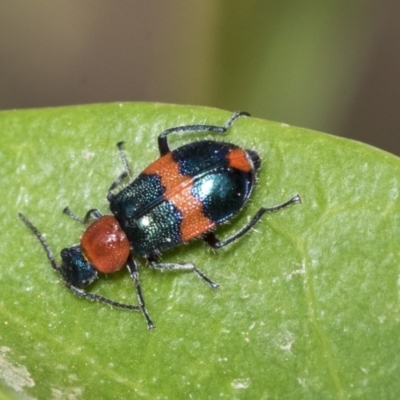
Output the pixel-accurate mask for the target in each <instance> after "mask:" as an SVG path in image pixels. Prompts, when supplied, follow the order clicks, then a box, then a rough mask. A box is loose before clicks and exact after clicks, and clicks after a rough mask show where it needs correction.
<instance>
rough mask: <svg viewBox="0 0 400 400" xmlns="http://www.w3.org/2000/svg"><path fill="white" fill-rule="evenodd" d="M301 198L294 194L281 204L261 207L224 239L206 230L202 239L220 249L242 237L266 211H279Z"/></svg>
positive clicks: (298, 201)
mask: <svg viewBox="0 0 400 400" xmlns="http://www.w3.org/2000/svg"><path fill="white" fill-rule="evenodd" d="M300 202H301V198H300V195H298V194H296V196H294V197H292V198H291V199H289V200H288V201H285V202H284V203H282V204H278V205H276V206H273V207H261V208H260V209H259V210H258V211H257V213H256V214H255V215H254V217H253V218H252V219H251V221H250V222H249V223H247V224H246V225H245V226H243V227H242V228H241V229H239V230H238V231H237V232H236V233H235V234H233V235H232V236H231V237H228V238H227V239H225V240H219V239H218V238H217V237H216V236H215V234H214V232H208V233H206V234H205V235H203V240H204V241H205V242H206V243H207V244H208V245H209V246H211V247H212V248H213V249H220V248H221V247H224V246H226V245H228V244H229V243H232V242H234V241H235V240H237V239H239V238H240V237H242V236H243V235H244V234H245V233H247V232H248V231H249V230H250V229H251V228H252V227H253V226H254V225H256V224H257V222H258V221H259V220H260V219H261V217H262V216H263V215H264V214H265V213H267V212H274V211H279V210H282V209H283V208H286V207H288V206H290V205H291V204H294V203H300Z"/></svg>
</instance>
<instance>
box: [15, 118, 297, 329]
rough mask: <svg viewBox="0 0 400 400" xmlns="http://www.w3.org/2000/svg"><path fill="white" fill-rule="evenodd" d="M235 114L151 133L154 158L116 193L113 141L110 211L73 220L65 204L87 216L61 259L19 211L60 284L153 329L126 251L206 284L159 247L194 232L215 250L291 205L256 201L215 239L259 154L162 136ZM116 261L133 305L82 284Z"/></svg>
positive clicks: (244, 196)
mask: <svg viewBox="0 0 400 400" xmlns="http://www.w3.org/2000/svg"><path fill="white" fill-rule="evenodd" d="M242 115H248V114H247V113H244V112H238V113H235V114H234V115H232V116H231V117H230V118H229V119H228V121H227V122H226V124H225V125H224V126H216V125H183V126H177V127H174V128H170V129H167V130H165V131H164V132H162V133H161V134H160V135H159V136H158V148H159V152H160V158H158V159H157V160H156V161H154V162H153V163H152V164H150V165H149V166H148V167H147V168H145V169H144V171H143V172H142V173H141V174H139V176H138V177H137V178H136V179H135V180H133V181H132V182H131V183H130V184H128V185H127V186H126V187H125V188H124V189H122V190H120V191H119V192H117V189H118V188H119V187H120V185H121V183H122V181H124V180H125V179H126V178H127V177H129V176H130V175H131V174H130V172H131V171H130V168H129V165H128V162H127V159H126V156H125V152H124V150H123V143H122V142H120V143H118V147H119V150H120V155H121V159H122V162H123V164H124V166H125V170H124V172H123V173H122V174H121V175H120V176H119V177H118V178H117V179H116V180H115V181H114V182H113V183H112V185H111V186H110V188H109V190H108V193H107V199H108V201H109V203H110V210H111V212H112V215H102V214H101V213H100V211H98V210H97V209H90V210H89V211H88V212H87V213H86V215H85V217H84V218H79V217H77V216H76V215H75V214H74V213H72V212H71V211H70V210H69V208H68V207H67V208H65V209H64V212H65V213H66V214H68V215H69V216H71V217H73V218H74V219H77V220H79V221H81V222H83V223H88V222H89V221H90V220H91V219H94V221H92V222H91V223H90V225H89V226H88V227H87V229H86V230H85V232H84V233H83V235H82V237H81V240H80V244H79V245H74V246H71V247H69V248H65V249H63V250H62V251H61V260H62V262H61V264H58V263H57V262H56V261H55V258H54V256H53V253H52V251H51V250H50V247H49V245H48V244H47V242H46V240H45V239H44V237H43V235H42V234H41V233H40V232H39V231H38V230H37V228H36V227H35V226H34V225H33V224H32V223H31V222H30V221H29V220H28V219H27V218H26V217H25V216H24V215H23V214H21V213H20V214H19V216H20V218H21V220H22V221H23V222H24V223H25V225H26V226H27V227H28V228H29V229H30V230H31V231H32V232H33V233H34V235H35V236H36V237H37V239H38V240H39V242H40V243H41V245H42V246H43V248H44V250H45V252H46V255H47V258H48V259H49V261H50V264H51V266H52V267H53V269H54V270H56V271H57V272H59V273H60V274H61V276H62V278H63V281H64V284H65V285H66V286H67V287H68V288H69V289H70V290H71V291H72V292H73V293H75V294H76V295H78V296H80V297H83V298H86V299H88V300H96V301H99V302H102V303H106V304H109V305H111V306H113V307H117V308H122V309H125V310H130V311H141V312H142V314H143V316H144V317H145V319H146V321H147V325H148V328H149V329H152V328H154V324H153V322H152V321H151V319H150V316H149V314H148V312H147V309H146V306H145V302H144V298H143V295H142V290H141V286H140V282H139V271H138V264H137V262H136V260H135V258H134V257H133V254H136V255H140V256H142V257H143V258H145V259H146V260H147V262H148V264H149V266H150V267H152V268H155V269H160V270H190V271H193V272H194V273H196V274H197V275H198V276H199V277H200V278H202V279H203V280H204V281H205V282H206V283H208V284H209V285H210V286H211V287H212V288H213V289H215V288H217V287H218V284H217V283H215V282H213V281H212V280H211V279H209V278H208V277H207V276H206V275H205V274H204V273H203V272H201V271H200V270H199V269H198V268H197V267H196V266H195V265H194V264H192V263H190V262H187V263H179V264H178V263H163V262H160V255H161V253H163V252H164V251H166V250H168V249H170V248H172V247H175V246H177V245H179V244H181V243H185V242H188V241H190V240H193V239H196V238H201V239H203V240H204V241H205V242H206V243H207V244H208V245H210V246H211V247H213V248H215V249H218V248H221V247H224V246H226V245H228V244H229V243H232V242H233V241H235V240H237V239H239V238H240V237H242V236H243V235H244V234H245V233H247V232H248V231H249V230H250V229H251V228H252V227H253V226H254V225H255V224H256V223H257V222H258V221H259V220H260V218H261V217H262V215H263V214H265V213H266V212H270V211H277V210H280V209H282V208H285V207H287V206H288V205H290V204H293V203H297V202H299V201H300V196H299V195H296V196H294V197H293V198H291V199H290V200H288V201H286V202H285V203H282V204H279V205H277V206H274V207H261V208H260V209H259V210H258V212H257V213H256V214H255V215H254V216H253V218H252V219H251V220H250V221H249V222H248V223H247V224H246V225H244V226H243V227H242V228H241V229H239V230H237V231H236V233H234V234H233V235H232V236H230V237H228V238H227V239H225V240H219V239H218V238H217V237H216V235H215V233H214V230H215V228H217V227H218V225H220V224H222V223H224V222H226V221H228V220H229V219H231V218H232V217H234V216H235V215H236V214H237V213H238V212H239V211H240V210H241V209H242V208H243V207H244V205H245V204H246V202H247V200H248V198H249V196H250V195H251V192H252V189H253V187H254V184H255V181H256V173H257V171H258V170H259V168H260V166H261V161H260V157H259V156H258V154H257V152H256V151H254V150H244V149H242V148H241V147H239V146H237V145H235V144H231V143H225V142H219V141H213V140H201V141H195V142H192V143H189V144H186V145H184V146H182V147H178V148H177V149H175V150H173V151H171V150H170V148H169V145H168V141H167V136H168V135H170V134H171V133H179V132H180V133H184V132H194V131H199V132H213V133H217V134H223V133H225V132H226V131H227V130H228V129H229V127H230V126H231V125H232V124H233V123H234V122H235V121H236V120H237V119H238V118H239V117H240V116H242ZM115 192H116V193H115ZM124 265H125V266H126V267H127V269H128V271H129V274H130V276H131V278H132V280H133V282H134V285H135V289H136V295H137V299H138V305H129V304H124V303H119V302H116V301H114V300H111V299H109V298H106V297H104V296H101V295H98V294H96V293H92V292H87V291H85V290H84V288H85V287H86V286H88V285H89V284H90V283H92V282H93V281H94V280H95V279H96V278H97V277H98V273H99V272H100V273H106V274H108V273H112V272H115V271H117V270H119V269H120V268H122V267H123V266H124Z"/></svg>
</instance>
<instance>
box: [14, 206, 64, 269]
mask: <svg viewBox="0 0 400 400" xmlns="http://www.w3.org/2000/svg"><path fill="white" fill-rule="evenodd" d="M18 216H19V217H20V218H21V220H22V222H23V223H24V224H25V225H26V226H27V227H28V228H29V229H30V230H31V231H32V232H33V234H34V235H35V236H36V238H37V240H39V242H40V244H41V245H42V247H43V249H44V251H45V252H46V256H47V258H48V259H49V261H50V264H51V266H52V268H53V269H55V270H56V271H58V272H60V267H59V266H58V265H57V263H56V260H55V258H54V255H53V252H52V251H51V249H50V246H49V245H48V243H47V242H46V239H45V238H44V236H43V235H42V234H41V233H40V232H39V231H38V229H37V228H36V226H34V225H33V224H32V222H31V221H29V219H28V218H26V217H25V215H24V214H22V213H18Z"/></svg>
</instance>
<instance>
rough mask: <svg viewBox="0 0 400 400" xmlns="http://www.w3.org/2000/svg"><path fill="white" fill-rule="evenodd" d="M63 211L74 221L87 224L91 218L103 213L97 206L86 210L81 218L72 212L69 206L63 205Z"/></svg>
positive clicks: (97, 217)
mask: <svg viewBox="0 0 400 400" xmlns="http://www.w3.org/2000/svg"><path fill="white" fill-rule="evenodd" d="M63 213H64V214H66V215H68V216H69V217H71V218H72V219H74V220H76V221H79V222H82V224H87V223H88V222H89V221H90V219H91V218H92V219H94V220H95V219H99V218H100V217H102V216H103V214H102V213H101V212H100V211H99V210H98V209H97V208H91V209H90V210H89V211H87V212H86V214H85V216H84V217H83V218H81V217H79V216H78V215H76V214H75V213H74V212H72V211H71V210H70V208H69V207H65V208H64V210H63Z"/></svg>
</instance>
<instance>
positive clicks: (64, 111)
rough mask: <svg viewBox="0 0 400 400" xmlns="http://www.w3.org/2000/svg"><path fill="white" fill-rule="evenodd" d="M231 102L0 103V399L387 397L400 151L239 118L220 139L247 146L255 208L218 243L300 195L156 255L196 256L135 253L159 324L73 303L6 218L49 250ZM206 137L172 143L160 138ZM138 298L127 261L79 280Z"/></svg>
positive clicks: (72, 236)
mask: <svg viewBox="0 0 400 400" xmlns="http://www.w3.org/2000/svg"><path fill="white" fill-rule="evenodd" d="M229 116H230V113H229V112H225V111H220V110H215V109H207V108H201V107H184V106H176V105H163V104H143V103H137V104H104V105H90V106H77V107H64V108H54V109H42V110H25V111H6V112H1V113H0V132H1V139H2V144H1V148H0V165H1V171H2V174H1V177H0V179H1V182H0V187H1V203H0V218H1V221H2V227H3V231H2V240H1V242H0V255H1V266H0V293H1V296H0V399H2V398H4V399H8V398H23V399H27V398H41V399H42V398H70V397H71V398H82V399H92V398H114V397H118V398H149V399H157V398H160V399H165V398H171V399H172V398H173V399H178V398H179V399H180V398H182V399H187V398H195V399H207V398H209V399H214V398H226V399H232V398H252V399H266V398H279V399H282V398H324V399H329V398H348V397H360V398H364V399H365V398H370V399H377V398H386V399H388V398H393V399H394V398H396V397H397V395H398V393H399V392H400V383H399V379H398V376H399V372H400V371H399V365H400V344H399V343H400V342H399V331H400V330H399V320H400V308H399V284H400V267H399V265H400V251H399V250H398V244H397V241H398V238H399V237H400V232H399V230H400V203H399V183H400V161H399V159H398V158H397V157H395V156H393V155H391V154H388V153H385V152H383V151H380V150H377V149H374V148H372V147H369V146H367V145H363V144H360V143H356V142H352V141H350V140H346V139H341V138H337V137H334V136H329V135H324V134H320V133H316V132H311V131H307V130H305V129H299V128H293V127H289V126H287V125H284V124H278V123H272V122H268V121H261V120H256V119H251V118H241V119H239V120H238V121H237V122H236V123H235V125H234V126H233V127H232V128H231V129H230V130H229V132H228V134H227V136H226V138H225V137H223V138H219V137H218V138H216V139H217V140H218V139H221V140H227V141H231V142H234V143H237V144H239V145H241V146H243V147H245V148H252V149H255V150H257V151H258V152H259V153H260V155H261V156H262V160H263V165H262V168H261V171H260V174H259V180H258V184H257V186H256V188H255V191H254V195H253V197H252V200H251V201H250V202H249V204H248V205H247V206H246V208H245V209H244V210H243V211H242V213H241V214H240V215H239V216H238V217H237V218H235V219H234V220H233V221H232V222H231V223H230V224H228V225H226V226H224V227H221V228H220V229H219V230H218V236H219V237H221V238H223V237H227V236H229V235H230V234H231V233H232V232H234V231H236V230H237V229H239V228H240V227H241V226H243V225H244V224H245V223H246V221H247V220H248V218H249V217H251V216H252V215H254V214H255V212H256V211H257V210H258V209H259V207H261V206H271V205H275V204H278V203H280V202H283V201H285V200H287V199H289V198H290V197H291V196H293V195H295V194H296V193H300V194H301V196H302V200H303V202H302V204H297V205H293V206H291V207H289V208H287V209H285V210H283V211H280V212H277V213H273V214H269V215H266V216H264V217H263V220H262V221H261V222H260V223H259V224H258V225H257V226H256V227H255V229H254V230H252V231H251V232H250V233H249V234H248V235H246V236H244V237H243V239H241V240H239V241H238V242H235V243H233V244H232V245H230V246H227V247H226V248H224V249H221V250H219V251H215V252H214V251H210V250H208V249H207V247H206V246H205V245H204V243H203V242H201V241H196V242H193V243H191V244H190V245H187V246H181V247H179V248H177V249H176V250H174V251H171V252H169V253H167V254H164V256H163V260H165V261H167V262H173V261H177V262H183V261H190V262H194V263H196V264H197V265H198V266H199V268H200V269H202V270H203V271H204V272H205V273H206V274H207V275H208V276H210V277H211V278H212V279H214V280H215V281H217V282H218V283H220V284H221V288H220V289H218V290H216V291H213V290H211V289H210V288H209V287H208V286H207V285H205V284H204V283H203V282H201V281H200V280H199V279H198V278H197V277H196V276H195V275H194V274H193V273H178V272H176V273H167V272H165V273H161V272H158V271H152V270H150V269H149V268H147V267H146V265H145V263H144V262H143V260H139V262H140V268H141V283H142V288H143V292H144V296H145V299H146V301H147V306H148V310H149V313H150V315H151V316H152V318H153V320H154V322H155V324H156V326H157V328H156V329H155V330H154V331H148V330H147V327H146V324H145V321H144V319H143V317H142V316H141V315H140V313H135V312H133V313H129V312H124V311H119V310H115V309H112V308H110V307H108V306H104V305H99V304H96V303H90V302H88V301H86V300H83V299H79V298H77V297H75V296H73V294H72V293H70V292H69V291H68V289H66V288H65V287H64V286H63V285H62V283H61V279H60V276H58V275H57V274H56V273H55V272H54V271H52V270H51V268H50V265H49V263H48V261H47V259H46V256H45V254H44V252H43V249H42V248H41V246H40V245H39V244H38V242H37V240H36V238H35V237H34V236H33V235H32V233H31V232H30V231H29V230H28V229H27V228H26V227H25V226H24V225H23V224H22V223H21V221H20V220H19V219H18V217H17V213H18V212H19V211H21V212H23V213H24V214H25V215H26V216H27V217H28V218H30V219H31V221H32V222H33V223H34V224H35V225H36V226H37V227H38V229H39V230H40V231H41V232H43V233H45V234H46V238H47V240H48V242H49V244H50V246H51V248H52V249H53V251H54V252H55V253H56V254H57V255H58V252H59V251H60V250H61V249H62V248H63V247H68V246H71V245H72V244H74V243H76V242H77V241H78V238H79V235H80V234H81V233H82V229H83V228H82V226H81V225H80V224H79V223H77V222H76V221H73V220H71V219H70V218H68V217H66V216H65V215H63V214H62V213H61V210H62V209H63V208H64V207H65V206H67V205H69V206H70V207H71V209H72V210H73V211H75V212H76V213H77V214H79V215H84V213H85V212H86V211H87V210H88V209H90V208H93V207H96V208H99V209H100V210H101V211H103V212H105V213H106V212H107V210H108V205H107V201H106V199H105V195H106V192H107V189H108V187H109V185H110V184H111V182H112V181H113V180H114V179H115V177H116V176H117V175H118V174H119V173H120V172H121V171H122V165H121V161H120V159H119V155H118V151H117V148H116V147H115V144H116V143H117V142H118V141H121V140H124V141H125V142H126V151H127V154H128V158H129V161H130V163H131V166H132V169H133V171H135V173H139V172H140V171H141V170H142V169H143V168H145V166H146V165H148V163H150V162H151V161H153V160H155V159H156V158H157V157H158V152H157V145H156V138H157V135H158V134H159V133H160V132H161V131H163V130H164V129H166V128H168V127H172V126H176V125H182V124H193V123H196V124H197V123H207V124H217V125H222V124H224V123H225V122H226V120H227V118H228V117H229ZM204 137H214V138H215V135H206V134H204V133H202V134H195V133H194V134H186V135H183V136H179V135H175V136H174V137H171V140H170V144H171V146H172V147H178V146H180V145H182V144H183V143H187V142H188V141H191V140H197V139H199V138H204ZM91 290H93V291H94V292H96V293H101V294H103V295H105V296H108V297H110V298H112V299H115V300H117V301H122V302H127V303H130V304H134V303H135V302H136V298H135V294H134V289H133V287H132V282H131V281H130V278H129V276H128V274H127V273H126V271H121V272H119V273H117V274H114V275H110V276H108V277H107V279H101V280H99V281H98V282H96V283H95V284H94V285H93V288H92V289H91Z"/></svg>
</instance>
